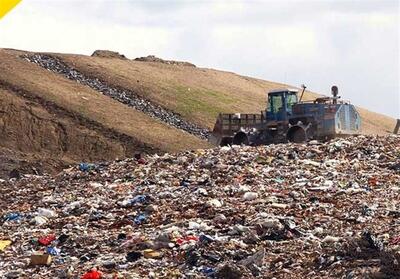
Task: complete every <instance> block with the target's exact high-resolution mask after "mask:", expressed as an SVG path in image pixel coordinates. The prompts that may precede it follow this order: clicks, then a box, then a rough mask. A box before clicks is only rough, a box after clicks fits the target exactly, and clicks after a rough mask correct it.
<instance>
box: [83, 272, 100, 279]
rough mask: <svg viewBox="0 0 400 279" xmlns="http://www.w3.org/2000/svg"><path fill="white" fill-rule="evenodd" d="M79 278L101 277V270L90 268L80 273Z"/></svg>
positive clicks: (96, 278)
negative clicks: (82, 273)
mask: <svg viewBox="0 0 400 279" xmlns="http://www.w3.org/2000/svg"><path fill="white" fill-rule="evenodd" d="M81 279H101V272H99V271H97V270H91V271H88V272H86V273H85V274H84V275H82V277H81Z"/></svg>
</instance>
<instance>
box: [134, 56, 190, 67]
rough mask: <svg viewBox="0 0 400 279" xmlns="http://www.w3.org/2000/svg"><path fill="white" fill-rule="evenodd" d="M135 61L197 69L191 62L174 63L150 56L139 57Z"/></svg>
mask: <svg viewBox="0 0 400 279" xmlns="http://www.w3.org/2000/svg"><path fill="white" fill-rule="evenodd" d="M134 60H135V61H142V62H156V63H163V64H168V65H177V66H188V67H196V65H194V64H192V63H189V62H183V61H174V60H164V59H161V58H158V57H156V56H154V55H148V56H145V57H138V58H135V59H134Z"/></svg>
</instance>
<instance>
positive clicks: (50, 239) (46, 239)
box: [38, 234, 56, 246]
mask: <svg viewBox="0 0 400 279" xmlns="http://www.w3.org/2000/svg"><path fill="white" fill-rule="evenodd" d="M54 240H56V236H55V235H54V234H49V235H46V236H43V237H41V238H39V240H38V241H39V243H40V244H42V245H44V246H47V245H49V244H50V243H52V242H53V241H54Z"/></svg>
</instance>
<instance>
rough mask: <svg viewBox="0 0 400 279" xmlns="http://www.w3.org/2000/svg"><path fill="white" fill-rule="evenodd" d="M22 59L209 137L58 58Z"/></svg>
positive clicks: (200, 135) (167, 122)
mask: <svg viewBox="0 0 400 279" xmlns="http://www.w3.org/2000/svg"><path fill="white" fill-rule="evenodd" d="M22 58H23V59H25V60H27V61H29V62H32V63H35V64H37V65H39V66H41V67H43V68H45V69H47V70H49V71H52V72H54V73H57V74H60V75H62V76H64V77H66V78H68V79H70V80H74V81H76V82H78V83H80V84H83V85H86V86H89V87H90V88H92V89H94V90H96V91H98V92H100V93H102V94H103V95H105V96H108V97H110V98H112V99H114V100H116V101H118V102H121V103H123V104H125V105H128V106H130V107H133V108H135V109H137V110H139V111H141V112H143V113H145V114H147V115H148V116H150V117H152V118H155V119H157V120H160V121H162V122H164V123H166V124H168V125H170V126H173V127H175V128H178V129H181V130H183V131H185V132H188V133H189V134H192V135H194V136H197V137H199V138H201V139H207V138H208V137H209V135H210V132H209V131H208V129H206V128H203V127H200V126H198V125H196V124H194V123H191V122H188V121H187V120H184V119H183V118H182V117H181V116H180V115H179V114H177V113H175V112H173V111H171V110H168V109H166V108H163V107H161V106H160V105H158V104H155V103H154V102H151V101H149V100H146V99H144V98H142V97H141V96H139V95H138V94H136V93H135V92H133V91H131V90H127V89H122V88H116V87H113V86H110V85H109V84H107V83H106V82H104V81H101V80H99V79H98V78H96V77H89V76H86V75H84V74H83V73H81V72H79V71H78V70H76V69H74V68H72V67H70V66H68V65H67V64H65V63H64V62H63V61H62V60H61V59H60V58H57V57H54V56H51V55H47V54H39V53H37V54H32V55H28V54H27V55H23V56H22Z"/></svg>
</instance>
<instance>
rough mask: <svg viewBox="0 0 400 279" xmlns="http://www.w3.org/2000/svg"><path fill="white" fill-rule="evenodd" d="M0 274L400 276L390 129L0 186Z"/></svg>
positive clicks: (396, 163) (164, 158)
mask: <svg viewBox="0 0 400 279" xmlns="http://www.w3.org/2000/svg"><path fill="white" fill-rule="evenodd" d="M0 194H1V195H0V226H1V227H0V278H85V279H88V278H346V279H350V278H400V204H399V195H400V136H396V135H388V136H356V137H351V138H346V139H335V140H331V141H328V142H323V143H321V142H317V141H311V142H308V143H306V144H276V145H268V146H259V147H250V146H225V147H216V148H214V149H207V150H194V151H186V152H182V153H177V154H158V155H148V156H146V155H144V156H137V157H135V158H129V159H124V160H119V161H115V162H97V163H93V162H91V163H88V162H82V164H80V165H77V166H71V168H69V169H65V170H64V171H62V172H61V173H60V174H58V175H57V176H49V175H42V176H35V175H22V177H21V178H20V179H15V178H14V179H10V180H1V181H0Z"/></svg>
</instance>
